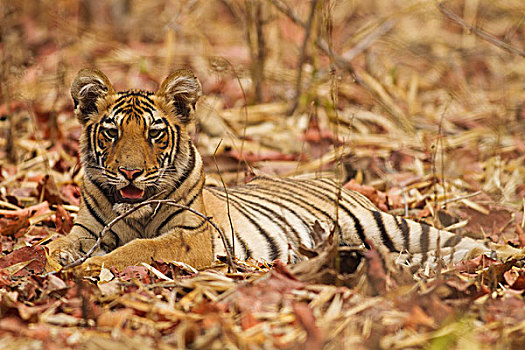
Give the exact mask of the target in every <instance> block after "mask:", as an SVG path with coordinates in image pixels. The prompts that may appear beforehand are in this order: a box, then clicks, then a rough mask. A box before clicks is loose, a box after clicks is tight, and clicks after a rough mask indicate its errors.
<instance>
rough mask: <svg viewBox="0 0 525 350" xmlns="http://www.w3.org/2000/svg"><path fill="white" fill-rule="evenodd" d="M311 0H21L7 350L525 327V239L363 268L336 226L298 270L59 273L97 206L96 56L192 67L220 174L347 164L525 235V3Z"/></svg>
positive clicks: (12, 18)
mask: <svg viewBox="0 0 525 350" xmlns="http://www.w3.org/2000/svg"><path fill="white" fill-rule="evenodd" d="M312 3H313V4H314V7H311V3H310V2H307V1H299V0H287V1H280V0H264V1H263V0H261V1H259V0H247V1H240V0H223V1H199V0H197V1H195V0H192V1H190V0H188V1H172V2H168V1H161V0H155V1H147V2H146V1H144V2H139V1H137V2H130V1H124V0H121V1H119V0H115V1H112V2H107V3H102V2H89V1H79V2H76V1H65V0H59V1H51V0H44V1H38V2H9V1H3V2H1V8H2V14H1V16H2V20H1V21H2V28H1V32H0V38H1V47H0V50H1V55H2V58H1V59H2V69H1V73H0V74H1V77H0V78H1V80H0V89H1V90H0V91H1V99H0V245H1V253H0V254H1V256H0V348H2V349H64V348H85V349H140V350H145V349H170V348H203V349H208V348H216V349H224V348H231V349H234V348H250V349H251V348H268V349H271V348H279V349H289V348H304V349H320V348H327V349H348V348H356V349H360V348H363V349H375V348H385V349H394V348H402V349H405V348H430V349H450V348H460V349H467V348H468V349H478V348H490V349H510V348H518V347H520V345H521V347H522V346H523V344H525V302H524V298H523V296H524V295H525V294H524V293H525V292H524V291H525V267H524V266H523V259H522V257H521V256H514V257H511V258H509V259H508V260H506V261H500V260H493V259H490V258H488V257H478V258H475V259H472V260H469V261H464V262H462V263H460V264H458V265H456V266H449V267H447V268H443V269H440V270H439V271H429V270H428V269H427V270H424V269H423V270H420V271H418V272H417V273H415V274H411V273H409V272H407V271H405V270H403V269H401V267H399V266H396V265H392V264H389V261H388V260H387V259H384V255H383V253H382V252H381V250H380V249H379V250H375V249H373V250H371V251H369V252H366V253H363V254H361V255H360V256H361V259H360V260H357V261H356V268H355V271H354V272H353V273H346V272H344V271H342V270H341V268H340V264H338V263H337V262H338V261H340V259H341V258H344V257H347V256H348V254H347V255H345V253H347V252H346V251H344V250H341V249H338V248H337V247H334V246H333V245H330V244H329V243H326V244H323V245H321V246H320V247H319V249H318V250H317V252H313V253H312V254H314V253H316V254H317V256H315V257H314V258H312V259H311V260H309V261H307V262H304V263H301V265H297V266H293V265H286V264H285V262H282V261H275V262H260V261H247V262H237V264H236V265H237V271H232V270H230V269H228V267H227V265H225V264H224V263H222V262H220V261H218V262H217V263H216V264H215V265H214V266H213V267H211V268H209V269H206V270H204V271H199V272H197V271H195V270H193V269H192V268H191V267H188V266H183V265H181V264H177V263H174V262H162V261H154V262H152V263H151V264H144V265H143V266H138V267H130V268H128V269H126V270H124V271H121V272H118V271H116V270H114V269H110V270H108V269H103V271H102V273H101V275H100V276H99V278H98V279H83V280H81V279H78V278H75V277H74V276H73V275H72V274H71V273H70V272H69V271H61V272H58V273H55V274H47V273H45V271H46V264H47V265H48V266H47V267H48V268H49V263H48V259H47V255H46V249H45V246H44V245H43V244H44V243H46V242H49V241H50V240H51V239H54V238H55V237H58V236H61V235H64V234H67V232H69V230H70V229H71V226H72V223H73V221H74V218H75V216H76V213H77V211H78V206H79V197H80V192H79V185H80V182H81V178H82V174H83V170H82V167H81V165H80V163H79V158H78V151H79V150H78V139H79V136H80V135H81V132H82V131H81V127H80V124H79V123H78V121H77V120H75V118H74V117H73V103H72V101H71V99H70V97H69V84H70V83H71V80H72V78H73V77H74V75H75V74H76V72H77V71H78V70H79V69H81V68H83V67H86V66H96V67H98V68H99V69H101V70H102V71H103V72H104V73H105V74H106V75H107V76H108V77H109V78H110V79H111V80H112V82H113V84H114V85H115V86H116V87H117V88H119V89H121V90H126V89H129V88H142V89H147V90H152V91H154V90H155V89H156V88H157V87H158V84H159V82H161V81H162V79H163V78H164V77H165V76H166V75H167V74H168V73H169V72H170V71H172V70H174V69H178V68H181V67H187V68H191V69H193V70H194V72H195V74H196V75H197V76H198V77H199V79H200V80H201V82H202V85H203V97H202V99H201V101H200V102H199V103H198V105H197V116H196V118H197V122H196V127H195V128H194V129H195V130H194V131H193V135H194V141H195V143H196V144H197V146H198V148H199V150H200V152H201V154H202V155H203V159H204V161H205V166H206V172H207V182H208V184H209V185H221V183H222V180H224V181H225V182H226V183H227V184H228V185H233V184H236V183H244V182H246V181H248V180H249V179H251V178H252V177H253V176H255V175H259V174H271V175H278V176H297V175H305V174H309V175H310V176H317V177H321V176H325V177H332V178H335V179H336V180H338V181H339V182H341V184H342V185H343V186H345V187H347V188H351V189H354V190H356V191H359V192H361V193H363V194H364V195H366V196H367V197H369V198H370V199H371V200H372V201H373V202H374V203H375V204H376V205H377V206H378V207H379V208H381V209H382V210H385V211H387V212H390V213H394V214H396V215H401V216H404V217H409V218H411V219H414V220H417V221H423V222H427V223H430V224H432V225H435V226H438V227H440V228H446V229H448V230H452V231H454V232H457V233H459V234H462V235H468V236H472V237H475V238H478V239H485V240H487V241H491V242H497V243H501V244H509V245H511V246H513V247H518V248H521V247H525V234H524V227H525V216H524V211H525V203H524V198H525V184H524V181H523V179H524V177H525V90H524V81H525V53H524V50H525V25H524V17H523V14H524V13H525V2H523V1H521V0H508V1H488V0H479V1H478V0H462V1H459V0H453V1H446V2H442V3H441V5H438V4H439V2H437V1H431V0H420V1H415V0H414V1H404V0H392V1H381V0H372V1H350V0H339V1H328V0H326V1H313V2H312ZM312 8H313V11H311V10H312ZM310 12H311V13H312V16H310V15H309V14H310ZM305 34H307V35H305ZM305 38H306V40H305ZM298 72H301V74H300V79H298V75H299V74H298ZM298 87H299V88H298ZM221 177H222V180H221ZM314 255H315V254H314Z"/></svg>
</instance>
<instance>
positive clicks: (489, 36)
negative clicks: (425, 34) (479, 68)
mask: <svg viewBox="0 0 525 350" xmlns="http://www.w3.org/2000/svg"><path fill="white" fill-rule="evenodd" d="M437 7H438V9H439V11H441V13H442V14H444V15H445V16H447V17H448V18H449V19H450V20H452V21H453V22H456V23H457V24H459V25H460V26H462V27H463V28H465V29H467V30H468V31H469V32H472V33H474V34H476V35H477V36H479V37H480V38H481V39H483V40H485V41H488V42H489V43H491V44H492V45H494V46H497V47H499V48H500V49H502V50H505V51H507V52H510V53H513V54H516V55H520V56H521V57H525V51H523V50H520V49H518V48H517V47H514V46H512V45H510V44H508V43H506V42H504V41H502V40H500V39H498V38H496V37H495V36H494V35H492V34H489V33H487V32H486V31H484V30H482V29H479V28H477V27H475V26H473V25H470V24H468V23H467V22H465V20H464V19H463V18H461V17H459V16H458V15H456V14H455V13H454V12H452V11H450V10H449V9H447V8H446V7H445V6H444V5H443V3H442V2H438V3H437Z"/></svg>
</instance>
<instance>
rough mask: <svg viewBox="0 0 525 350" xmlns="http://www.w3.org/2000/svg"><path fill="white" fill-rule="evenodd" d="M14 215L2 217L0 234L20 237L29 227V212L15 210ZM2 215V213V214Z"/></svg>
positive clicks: (0, 218)
mask: <svg viewBox="0 0 525 350" xmlns="http://www.w3.org/2000/svg"><path fill="white" fill-rule="evenodd" d="M13 213H14V215H6V214H4V216H5V217H3V218H2V217H0V234H1V235H4V236H15V237H20V236H22V235H23V234H24V232H25V230H26V229H27V228H28V227H29V213H28V212H22V211H20V210H16V211H13ZM0 215H1V214H0Z"/></svg>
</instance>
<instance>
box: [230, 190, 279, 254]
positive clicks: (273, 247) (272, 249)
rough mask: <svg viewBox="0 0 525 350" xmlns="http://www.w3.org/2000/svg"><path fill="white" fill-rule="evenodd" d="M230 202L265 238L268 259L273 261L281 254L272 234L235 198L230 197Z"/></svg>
mask: <svg viewBox="0 0 525 350" xmlns="http://www.w3.org/2000/svg"><path fill="white" fill-rule="evenodd" d="M230 203H231V204H233V206H234V207H235V209H237V210H238V211H239V213H240V214H241V215H242V216H244V217H245V218H246V220H248V221H249V222H250V223H251V224H252V225H253V226H254V227H255V229H256V230H257V231H258V232H259V233H260V234H261V235H262V236H263V237H264V238H265V239H266V242H267V243H268V245H269V248H270V260H271V261H273V260H275V259H277V258H278V257H279V256H280V255H281V250H280V249H279V247H278V246H277V243H276V242H275V240H274V239H273V237H272V236H270V235H269V234H268V232H266V231H265V230H264V229H263V228H262V227H261V225H259V223H258V222H257V221H255V220H254V219H253V218H252V217H251V216H250V213H249V212H247V211H246V210H244V208H243V207H242V205H240V204H239V203H238V202H236V201H235V199H233V198H230Z"/></svg>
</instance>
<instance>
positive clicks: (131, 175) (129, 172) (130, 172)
mask: <svg viewBox="0 0 525 350" xmlns="http://www.w3.org/2000/svg"><path fill="white" fill-rule="evenodd" d="M118 171H119V172H120V173H121V174H122V175H124V177H125V178H126V179H128V180H130V181H131V180H135V179H136V178H137V177H139V176H140V174H142V173H143V172H144V169H128V168H124V167H123V166H120V167H118Z"/></svg>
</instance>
